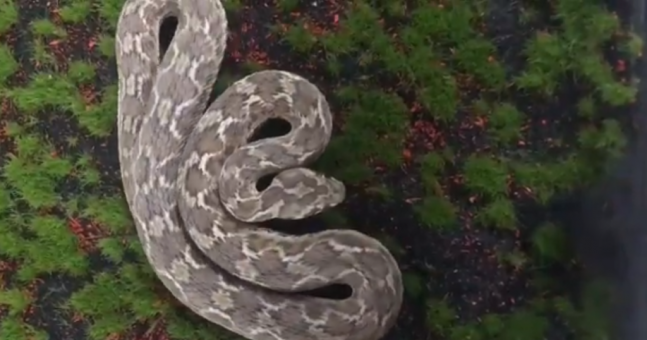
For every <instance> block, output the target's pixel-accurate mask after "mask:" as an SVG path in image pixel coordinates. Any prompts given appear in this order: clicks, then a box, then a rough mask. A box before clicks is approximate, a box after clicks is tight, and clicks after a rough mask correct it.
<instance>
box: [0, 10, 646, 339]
mask: <svg viewBox="0 0 647 340" xmlns="http://www.w3.org/2000/svg"><path fill="white" fill-rule="evenodd" d="M122 2H123V0H110V1H102V2H95V1H91V0H67V1H63V2H61V3H60V4H59V3H56V4H53V3H50V2H45V1H40V0H38V1H36V4H35V5H34V4H33V2H31V3H30V5H29V6H37V7H38V8H39V9H41V10H42V11H35V10H33V9H31V8H30V9H28V8H27V6H28V5H27V4H26V3H24V4H23V2H18V1H16V0H1V1H0V37H2V38H3V39H0V102H1V103H2V112H1V113H0V114H2V120H1V121H0V127H2V129H1V130H0V152H1V153H0V154H1V155H2V157H0V167H1V168H2V172H1V176H0V288H1V289H0V339H3V340H5V339H6V340H24V339H55V338H54V336H55V335H54V334H59V335H60V334H72V333H74V334H83V335H81V337H83V336H85V337H87V338H88V339H96V340H99V339H118V338H147V337H152V338H158V337H159V336H161V335H162V334H168V335H169V337H170V338H171V339H178V340H180V339H202V340H215V339H218V340H220V339H234V338H236V336H234V335H231V334H229V333H228V332H226V331H223V330H222V329H220V328H219V327H217V326H214V325H210V324H208V323H207V322H206V321H203V320H201V319H199V318H197V317H195V316H193V315H192V314H191V313H187V312H186V311H185V310H184V309H182V308H181V307H179V306H178V305H177V303H176V302H175V301H174V300H173V299H172V298H171V297H170V296H169V294H168V293H167V292H166V291H165V289H164V288H163V287H162V286H161V285H160V284H159V282H158V281H157V279H156V278H155V276H154V274H153V273H152V272H151V270H150V269H149V266H148V264H147V263H146V261H145V259H144V257H143V254H142V250H141V246H140V244H139V241H138V239H137V236H136V234H135V232H134V228H133V224H132V221H131V218H130V214H129V211H128V207H127V206H126V203H125V201H124V199H123V197H122V195H121V193H120V191H121V185H120V180H119V172H118V164H117V162H118V161H117V156H116V155H117V153H116V149H115V144H114V138H112V137H114V134H115V132H116V131H115V130H116V129H115V125H116V124H115V123H116V114H117V110H116V104H117V87H116V74H115V72H114V38H113V37H114V30H115V26H116V22H117V18H118V16H119V12H120V9H121V4H122ZM246 4H247V1H245V0H226V1H225V5H226V8H227V11H228V15H229V16H230V21H231V25H230V26H231V34H232V37H233V39H231V41H232V42H236V41H237V42H245V44H238V43H236V44H233V46H230V47H229V48H228V56H227V58H226V60H225V63H226V65H227V67H224V68H223V72H222V74H221V77H220V80H219V82H218V84H217V85H216V88H217V89H218V90H220V91H221V90H222V89H223V88H225V87H226V86H227V85H228V84H230V83H231V82H232V81H235V80H236V79H239V78H241V77H242V76H244V75H245V74H247V73H250V72H253V71H255V70H258V69H262V68H280V69H287V70H290V71H294V72H297V73H301V74H303V75H304V76H306V77H307V78H310V79H313V80H314V81H315V82H316V83H317V85H319V86H321V88H322V89H323V90H324V92H325V93H326V94H327V95H328V97H329V100H330V102H331V105H332V107H333V110H334V112H335V114H336V117H335V119H336V123H337V124H338V127H339V129H338V130H339V132H338V133H337V134H336V135H335V136H334V138H333V140H332V141H331V143H330V145H329V148H328V150H327V152H326V153H325V154H324V155H323V157H322V158H321V159H320V161H319V162H317V164H316V167H317V168H318V169H320V170H322V171H325V172H326V173H328V174H330V175H332V176H335V177H337V178H339V179H341V180H343V181H344V182H345V183H347V185H348V186H349V191H350V192H352V193H353V195H349V198H348V203H347V204H345V205H344V206H343V207H341V208H340V209H338V210H336V211H333V212H331V213H330V214H327V215H326V219H325V220H326V222H327V223H329V224H330V225H331V226H335V225H337V226H339V225H340V224H342V225H348V226H352V227H354V228H357V229H359V230H362V231H363V232H366V233H367V234H371V235H373V236H375V237H378V238H380V239H382V240H384V242H385V244H387V245H388V247H389V248H391V249H392V251H393V253H394V255H396V257H397V258H398V260H399V261H400V263H401V264H403V266H402V267H403V268H405V269H406V270H405V273H404V275H405V286H406V292H407V300H406V302H405V303H406V304H407V305H408V306H409V307H410V308H407V313H414V312H415V313H419V314H417V315H412V316H410V317H407V318H402V319H401V320H400V322H399V323H398V325H397V326H396V328H395V329H394V331H393V334H392V335H391V336H392V338H398V339H400V338H402V339H406V338H410V339H411V338H422V337H425V336H426V337H425V338H427V337H428V338H438V339H447V340H454V339H455V340H465V339H471V340H487V339H497V340H517V339H525V340H541V339H545V338H550V337H548V334H549V333H551V332H553V333H551V334H554V332H562V333H565V334H566V333H567V334H566V335H570V336H573V338H574V339H582V340H583V339H605V338H606V332H607V324H606V321H605V320H606V319H605V318H604V317H603V312H602V311H603V310H604V308H603V306H604V305H605V303H607V302H606V301H607V299H608V298H610V295H609V294H608V292H607V291H606V288H605V285H604V284H603V282H598V281H592V282H589V281H587V282H585V283H583V286H584V287H585V288H584V289H583V290H582V292H581V294H580V296H573V295H572V294H571V293H570V290H569V289H567V288H566V287H565V285H564V284H563V282H562V281H561V276H559V275H556V274H555V273H560V272H563V271H564V269H568V270H567V271H569V272H572V271H573V270H574V269H575V268H577V267H578V263H577V261H576V259H574V258H573V254H572V253H571V252H570V251H569V245H568V240H567V239H566V237H565V234H564V230H563V225H562V224H561V221H559V220H554V219H552V218H544V217H537V218H532V219H528V218H524V216H521V214H520V206H521V205H522V204H524V205H526V206H527V205H531V206H532V207H533V208H534V209H536V210H538V211H546V210H547V209H549V208H548V207H549V203H550V202H551V201H552V200H553V199H554V198H556V197H559V196H563V195H565V194H568V193H570V192H573V191H574V190H576V189H578V188H582V187H585V186H586V185H588V184H590V183H592V182H593V181H595V180H596V178H597V177H598V176H599V174H600V171H601V170H602V169H604V167H605V166H606V164H607V162H608V161H610V160H612V159H614V158H616V157H618V156H620V155H621V154H622V151H623V149H624V147H625V146H626V144H627V143H628V142H627V140H628V138H627V137H626V136H625V134H626V131H625V130H624V128H623V127H624V126H626V121H624V120H623V119H622V118H621V117H622V114H619V112H621V111H622V110H623V109H626V107H627V106H628V105H630V104H631V103H633V101H634V100H635V98H636V94H637V88H636V86H635V85H636V82H635V80H634V79H632V78H631V74H630V73H629V72H628V67H629V66H630V63H631V62H633V61H635V60H637V59H638V58H639V57H640V56H641V52H642V41H641V39H640V38H639V37H638V36H636V35H635V34H633V33H631V32H627V31H626V29H625V28H624V27H623V25H622V22H621V20H620V18H619V17H618V15H617V14H615V13H613V12H611V11H610V9H608V8H606V7H605V5H604V4H603V3H601V2H599V1H597V0H555V1H552V2H550V3H549V2H544V3H540V2H535V1H531V0H522V1H520V2H517V3H515V5H514V6H518V8H516V9H517V10H518V12H519V13H520V15H519V16H518V17H510V18H508V19H510V21H511V22H513V23H514V27H503V28H500V27H498V26H497V25H500V23H499V22H498V21H497V20H496V19H493V18H495V17H496V16H497V15H504V14H501V13H497V12H496V10H493V9H492V8H491V6H490V5H489V3H488V2H487V1H486V0H460V1H451V2H448V3H446V2H442V1H441V2H435V3H434V2H429V1H421V0H412V1H408V2H397V1H396V2H394V1H369V0H353V1H348V2H347V4H345V6H344V8H338V7H335V6H333V5H332V4H328V3H324V4H321V3H319V4H320V5H319V7H317V6H314V5H310V4H306V2H302V1H295V0H277V1H276V4H275V6H274V7H273V8H257V7H254V6H246ZM23 6H24V7H23ZM54 6H59V7H54ZM260 11H271V12H273V13H270V15H268V14H266V13H263V14H262V15H260V14H259V13H252V12H260ZM493 11H494V12H493ZM34 13H39V14H41V15H42V16H37V17H32V15H33V14H34ZM505 15H509V14H505ZM22 16H25V17H24V18H22ZM246 18H275V19H273V20H274V22H261V23H259V22H247V19H246ZM243 27H244V28H245V29H243ZM506 30H507V31H506ZM25 32H27V33H25ZM166 33H168V32H166ZM501 36H513V37H515V39H514V41H515V43H514V44H509V45H507V43H506V44H504V43H502V42H501V41H505V39H500V37H501ZM261 41H263V44H261V46H263V47H259V46H257V45H256V44H257V43H260V42H261ZM519 43H521V44H522V46H516V45H515V44H519ZM609 50H613V51H615V55H614V56H613V57H612V58H611V57H608V55H609V54H608V53H607V52H608V51H609ZM376 206H377V207H380V208H379V209H375V207H376ZM367 212H368V213H367ZM540 215H541V214H540ZM544 215H545V214H544ZM430 268H431V269H430ZM484 273H485V274H484ZM61 282H63V283H62V284H59V283H61ZM466 287H468V288H466ZM519 287H531V288H519ZM421 301H422V302H423V303H421ZM412 311H413V312H412ZM77 332H81V333H77Z"/></svg>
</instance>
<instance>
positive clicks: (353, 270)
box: [115, 0, 403, 340]
mask: <svg viewBox="0 0 647 340" xmlns="http://www.w3.org/2000/svg"><path fill="white" fill-rule="evenodd" d="M168 18H175V19H176V20H177V28H176V31H175V34H174V36H173V38H172V40H171V42H170V44H169V45H168V47H167V48H166V50H165V51H162V47H161V43H160V27H161V25H162V23H163V22H164V20H166V19H168ZM227 36H228V21H227V16H226V11H225V8H224V7H223V4H222V3H221V2H220V1H219V0H126V1H125V3H124V5H123V7H122V9H121V13H120V16H119V20H118V22H117V26H116V33H115V52H116V64H117V76H118V77H117V78H118V113H117V137H118V153H119V162H120V175H121V181H122V185H123V190H124V195H125V199H126V203H127V204H128V208H129V210H130V213H131V215H132V219H133V224H134V225H135V228H136V231H137V236H138V238H139V240H140V242H141V245H142V248H143V253H144V254H145V258H146V260H147V262H148V263H149V264H150V266H151V267H152V270H153V271H154V272H155V274H156V276H157V277H158V278H159V280H160V281H161V283H162V284H163V286H164V287H165V288H166V289H167V290H168V291H169V292H170V293H171V294H172V296H173V297H174V298H175V299H177V300H178V301H179V303H181V304H182V305H184V306H186V307H187V308H188V309H189V310H190V311H192V312H193V313H195V314H197V315H199V316H200V317H202V318H204V319H206V320H207V321H209V322H210V323H213V324H216V325H219V326H221V327H222V328H225V329H227V330H229V331H231V332H233V333H236V334H238V335H239V336H242V337H244V338H247V339H251V340H312V339H317V340H376V339H380V338H383V337H384V336H385V335H386V333H387V332H388V331H389V330H390V329H391V328H392V327H393V326H394V325H395V323H396V320H397V318H398V316H399V314H400V309H401V305H402V301H403V282H402V274H401V271H400V269H399V267H398V263H397V262H396V260H395V258H394V257H393V255H392V254H391V253H390V252H389V250H388V249H387V248H386V247H385V246H384V245H383V244H382V243H381V242H380V241H378V240H377V239H375V238H372V237H370V236H367V235H365V234H363V233H360V232H359V231H355V230H352V229H348V228H338V229H325V230H323V231H319V232H316V233H308V234H305V235H295V234H294V233H292V234H290V233H287V232H280V231H278V230H275V229H271V228H269V227H267V222H268V221H270V220H299V219H304V218H307V217H310V216H314V215H316V214H319V213H321V212H323V211H325V210H327V209H330V208H332V207H335V206H337V205H338V204H340V203H342V202H343V200H344V199H345V196H346V188H345V186H344V184H343V183H342V182H341V181H339V180H337V179H335V178H332V177H329V176H326V175H325V174H322V173H319V172H316V171H314V170H311V169H309V168H308V166H309V165H311V164H312V163H313V162H314V161H315V160H317V159H318V158H319V156H321V154H322V153H323V152H324V150H325V149H326V147H327V144H328V143H329V141H330V139H331V136H332V133H333V132H332V131H333V118H332V113H331V109H330V106H329V104H328V102H327V100H326V98H325V96H324V95H323V94H322V92H321V91H320V90H319V88H318V87H317V86H315V85H314V84H313V83H311V82H309V81H308V80H306V79H305V78H303V77H301V76H299V75H297V74H294V73H291V72H287V71H282V70H263V71H259V72H255V73H252V74H250V75H247V76H245V77H244V78H242V79H240V80H238V81H236V82H234V83H233V84H231V85H230V86H229V87H228V88H227V89H225V90H224V92H223V93H222V94H221V95H220V96H219V97H217V98H216V99H215V100H213V101H212V102H211V103H210V100H209V97H210V94H211V91H212V90H213V88H214V86H215V82H216V81H217V79H218V74H219V72H220V66H221V63H222V61H223V58H224V55H225V48H226V43H227ZM270 119H281V120H284V121H285V122H288V123H289V125H290V131H289V132H287V133H285V134H283V135H279V136H271V137H266V138H260V139H256V140H254V138H253V136H254V134H255V132H256V131H258V129H259V128H260V127H261V126H262V125H263V124H264V123H265V122H267V121H268V120H270ZM266 176H270V177H269V178H271V181H270V184H269V185H268V186H267V187H266V188H259V187H258V186H257V184H258V182H259V180H260V179H261V178H264V177H266ZM272 176H273V177H272ZM334 285H343V286H346V287H349V288H350V293H348V294H347V295H346V296H343V297H326V296H320V295H317V294H313V293H312V292H313V291H316V290H317V289H321V288H323V287H329V286H334Z"/></svg>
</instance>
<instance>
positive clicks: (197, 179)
mask: <svg viewBox="0 0 647 340" xmlns="http://www.w3.org/2000/svg"><path fill="white" fill-rule="evenodd" d="M208 181H209V179H208V178H207V176H205V175H204V174H203V173H202V171H200V170H199V169H197V168H196V167H195V166H193V167H190V168H189V169H188V170H187V173H186V190H187V191H188V192H189V193H190V194H192V195H196V194H197V193H198V192H200V191H202V190H203V189H204V188H206V187H207V184H208Z"/></svg>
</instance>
